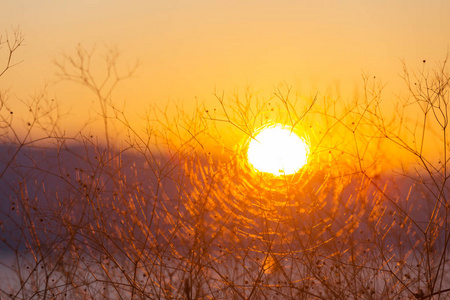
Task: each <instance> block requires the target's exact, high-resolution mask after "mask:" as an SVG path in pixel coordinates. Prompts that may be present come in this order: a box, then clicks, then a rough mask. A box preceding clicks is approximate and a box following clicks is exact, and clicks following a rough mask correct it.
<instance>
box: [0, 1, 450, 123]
mask: <svg viewBox="0 0 450 300" xmlns="http://www.w3.org/2000/svg"><path fill="white" fill-rule="evenodd" d="M0 11H1V18H0V28H1V29H2V35H4V33H5V32H6V31H5V30H9V29H10V28H11V27H18V26H19V27H20V29H21V31H22V32H23V33H24V35H25V46H24V47H22V48H21V49H20V50H19V51H18V52H17V54H16V56H15V59H16V60H17V61H19V60H23V62H22V63H21V64H20V65H18V66H16V67H15V68H13V69H11V70H10V71H9V72H8V73H7V74H6V75H5V76H4V77H3V78H2V79H1V80H0V88H1V89H10V91H11V95H10V98H11V100H10V101H14V102H17V99H26V98H27V97H29V96H30V95H33V94H34V93H36V91H38V90H40V89H42V87H43V86H44V85H45V84H48V88H47V90H48V93H49V95H50V97H57V98H58V100H59V101H61V103H62V104H63V106H64V108H65V109H67V110H68V111H70V113H71V116H72V117H74V116H75V117H76V119H77V120H79V119H80V116H82V115H83V112H84V111H85V109H86V108H88V107H91V106H94V104H92V103H93V102H92V101H93V100H92V99H91V98H92V97H91V95H90V94H89V93H88V92H87V91H86V90H84V89H83V88H81V87H80V86H77V85H75V84H70V83H64V82H58V81H57V76H55V74H56V68H55V65H54V63H53V62H54V61H55V60H58V59H60V58H61V56H62V55H63V54H71V53H73V52H74V50H75V47H76V46H77V44H81V45H83V46H84V47H86V48H89V49H90V48H92V47H93V46H94V45H96V47H97V49H98V52H99V54H102V51H103V50H104V45H110V46H117V47H118V48H119V49H120V50H121V53H122V54H121V59H122V61H123V62H124V63H130V64H133V63H134V62H135V61H136V60H139V62H140V66H139V69H138V70H137V72H136V74H135V77H134V78H133V79H131V80H129V81H127V82H125V83H124V84H123V85H121V86H120V87H119V89H118V90H117V94H116V95H115V97H116V99H120V100H121V101H122V100H123V101H126V103H127V107H128V111H129V112H130V113H131V114H137V115H138V114H139V113H140V112H142V110H143V108H146V107H148V106H149V105H152V104H158V105H164V104H165V103H168V101H174V102H179V103H184V104H185V105H186V106H190V105H192V104H194V103H195V101H200V102H206V103H213V101H214V97H213V96H212V94H213V92H214V90H218V91H220V92H222V91H223V92H225V94H233V93H235V92H236V91H238V90H239V89H245V88H247V87H251V88H252V89H253V90H255V91H259V92H261V93H262V94H263V95H270V94H271V93H273V91H274V88H276V87H279V86H283V85H288V86H292V88H293V90H294V91H295V92H296V93H298V94H299V95H301V96H302V95H303V96H310V95H312V94H315V93H316V92H319V93H320V94H321V95H325V94H329V95H331V96H333V97H338V96H340V97H341V98H344V99H347V98H351V97H353V96H354V93H355V89H356V88H357V87H360V86H361V82H362V81H361V74H362V73H366V74H370V75H373V76H377V78H380V80H381V81H382V82H383V83H386V84H387V85H388V86H387V90H388V92H389V93H397V92H398V89H400V88H399V86H400V83H401V79H400V77H399V74H400V73H401V71H402V63H401V60H402V59H404V60H405V61H406V63H407V64H408V65H410V66H411V67H412V68H417V67H418V66H420V64H421V63H422V60H423V59H426V60H427V63H429V64H430V65H431V66H434V65H436V64H438V63H439V62H441V61H442V60H443V59H444V58H445V55H446V53H447V52H448V49H449V45H450V18H449V17H448V15H449V13H450V1H447V0H431V1H422V0H408V1H406V0H401V1H391V0H389V1H388V0H377V1H359V0H358V1H357V0H343V1H302V0H296V1H293V0H292V1H291V0H283V1H268V0H262V1H253V0H250V1H242V0H240V1H236V0H228V1H216V0H208V1H206V0H202V1H200V0H191V1H174V0H168V1H148V0H147V1H144V0H136V1H131V2H130V1H124V0H110V1H103V0H97V1H94V0H78V1H69V0H64V1H61V0H41V1H35V0H15V1H3V3H2V4H1V5H0ZM4 50H5V49H3V51H4ZM1 53H2V57H1V58H2V60H1V63H2V64H3V63H4V56H5V55H4V52H1ZM387 95H389V94H387ZM89 97H91V98H89ZM211 105H212V104H211ZM74 122H75V121H74Z"/></svg>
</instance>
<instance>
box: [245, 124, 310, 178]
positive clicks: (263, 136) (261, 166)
mask: <svg viewBox="0 0 450 300" xmlns="http://www.w3.org/2000/svg"><path fill="white" fill-rule="evenodd" d="M247 158H248V162H249V163H250V164H251V165H252V166H253V167H254V168H255V169H256V170H258V171H260V172H265V173H272V174H274V175H283V174H284V175H289V174H294V173H296V172H297V171H298V170H299V169H300V168H301V167H303V166H304V165H305V164H306V162H307V158H308V145H307V144H306V142H305V141H304V140H303V139H301V138H300V137H299V136H298V135H297V134H296V133H295V132H294V131H292V129H291V128H290V127H287V126H282V125H276V126H272V127H267V128H264V129H262V130H261V131H260V132H259V133H258V134H257V135H256V136H255V139H252V140H251V141H250V143H249V145H248V152H247Z"/></svg>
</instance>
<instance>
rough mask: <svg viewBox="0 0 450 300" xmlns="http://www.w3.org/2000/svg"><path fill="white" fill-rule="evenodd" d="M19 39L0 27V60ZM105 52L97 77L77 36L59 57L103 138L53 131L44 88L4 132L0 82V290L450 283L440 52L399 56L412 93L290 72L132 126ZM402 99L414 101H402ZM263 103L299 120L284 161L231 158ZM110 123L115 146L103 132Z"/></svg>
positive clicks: (269, 110)
mask: <svg viewBox="0 0 450 300" xmlns="http://www.w3.org/2000/svg"><path fill="white" fill-rule="evenodd" d="M3 41H4V40H3ZM21 41H22V39H21V37H20V34H18V33H17V32H16V35H15V42H12V41H11V40H8V39H7V42H6V44H5V43H3V44H2V46H4V45H8V46H9V53H10V55H8V58H7V62H8V63H7V67H6V69H5V71H6V70H7V69H8V68H9V66H11V63H10V61H11V57H13V54H14V51H15V49H17V47H14V46H13V47H11V46H10V45H18V46H20V43H21ZM109 53H110V54H111V53H112V54H111V55H109V56H106V67H107V72H106V73H107V74H108V76H109V77H107V78H106V79H104V78H103V79H102V78H95V77H94V76H93V73H92V70H91V69H90V67H91V65H90V64H85V62H86V61H88V60H89V59H90V57H91V56H92V55H94V53H91V52H86V51H85V50H83V48H78V49H77V51H76V54H75V55H74V56H67V57H65V58H64V60H63V61H61V62H59V63H58V64H57V66H58V67H59V70H60V71H61V76H62V77H63V78H66V79H69V80H72V81H76V82H81V84H82V86H84V87H87V88H89V89H91V90H92V91H93V92H94V95H95V96H96V97H98V101H99V107H100V112H101V118H102V120H103V122H104V123H103V125H104V130H105V144H102V143H101V142H98V141H97V140H96V138H95V137H92V136H90V135H85V134H84V133H83V132H82V131H81V133H80V134H78V135H76V136H74V137H66V136H64V135H63V134H62V131H61V130H60V128H59V127H58V124H59V122H60V120H59V119H58V118H59V117H60V116H59V115H58V113H57V112H58V110H57V104H56V103H53V102H52V101H48V100H46V97H45V94H43V95H42V96H41V97H35V98H33V99H32V100H31V101H30V102H29V103H28V104H27V105H28V106H29V108H30V115H29V116H28V117H27V119H25V122H26V123H25V124H24V125H26V128H27V131H26V134H25V135H19V134H18V133H17V128H18V127H19V126H22V125H23V124H21V123H20V122H22V121H21V120H17V119H16V118H15V117H14V114H13V112H11V111H10V109H9V106H8V101H7V100H8V97H7V95H6V94H1V98H0V100H1V101H0V130H1V131H0V137H1V143H2V146H1V147H2V148H1V151H2V152H1V156H0V157H1V161H0V184H1V187H0V189H1V195H0V197H1V199H2V201H1V203H2V204H1V211H0V220H1V228H2V231H1V236H2V241H1V243H0V245H1V250H0V251H1V252H0V255H1V257H2V258H1V260H0V263H1V265H2V267H3V269H4V270H6V271H5V272H7V274H8V276H7V278H3V280H2V281H1V284H0V295H1V296H0V297H1V298H2V299H3V298H5V299H47V298H48V299H448V298H449V296H448V295H449V292H450V278H449V277H450V275H449V274H450V273H449V271H448V268H449V258H448V255H449V247H448V246H449V242H450V228H449V226H450V221H449V209H450V206H449V202H448V201H449V200H448V197H449V193H450V185H449V183H448V177H449V175H448V172H449V162H450V160H449V154H450V151H449V148H448V147H449V142H448V137H449V136H448V129H447V125H448V112H449V108H448V103H449V96H448V95H449V94H448V92H449V75H448V73H447V72H446V68H445V66H446V64H445V62H444V63H443V65H442V68H438V69H436V70H434V71H433V70H429V71H427V70H428V69H427V68H426V67H425V66H424V68H423V69H420V70H419V71H418V72H416V73H415V74H414V73H411V72H409V71H408V70H407V69H406V67H405V73H404V76H405V77H404V78H405V82H406V85H407V87H408V88H409V91H410V96H411V97H410V98H409V99H407V101H408V102H407V103H403V104H407V105H403V106H402V105H400V104H402V102H400V100H399V101H398V104H399V106H398V109H397V110H396V111H395V114H394V115H389V114H386V113H385V111H383V109H382V99H383V94H382V86H379V85H377V84H374V82H373V81H371V80H370V79H369V78H367V77H365V78H364V91H365V94H364V97H362V99H359V100H358V101H356V100H354V101H351V102H349V103H348V104H347V105H345V106H343V105H340V104H338V103H336V102H335V101H332V100H331V99H327V98H323V99H321V98H320V96H319V95H317V96H315V97H312V98H311V99H310V100H307V101H304V100H302V101H300V100H298V101H297V99H295V98H293V96H292V95H291V93H290V90H289V89H286V90H284V91H276V93H275V96H274V98H273V99H268V100H265V99H257V98H256V97H254V95H253V94H252V93H251V92H247V93H244V95H240V96H239V97H238V96H235V97H230V98H226V97H224V96H222V95H219V94H217V95H216V97H217V103H218V106H217V108H216V109H208V108H205V107H202V106H200V107H198V109H197V110H196V111H195V112H194V113H193V114H188V112H186V111H183V110H180V111H178V115H176V116H174V117H173V118H171V117H170V116H169V115H167V114H165V113H164V111H159V110H155V111H154V115H151V114H149V115H148V120H149V122H148V128H146V130H143V131H142V130H139V129H136V128H132V126H131V125H130V123H129V122H128V120H127V117H126V115H125V113H124V112H123V111H122V110H121V109H118V108H117V106H116V105H115V104H114V102H113V100H112V94H113V90H114V87H115V86H116V85H117V84H119V83H120V81H121V80H122V79H124V78H125V77H128V76H129V75H131V73H132V71H133V70H131V71H130V72H128V73H126V74H125V75H124V76H122V75H121V74H118V73H117V72H116V71H115V60H116V59H117V56H114V55H113V54H114V53H115V52H109ZM5 71H3V72H1V73H0V74H3V73H5ZM80 74H81V75H80ZM102 82H107V83H108V84H110V85H109V86H108V87H107V88H105V89H104V88H103V87H104V86H106V84H105V85H104V84H102ZM411 106H417V107H418V108H419V112H420V117H419V118H409V119H408V118H406V117H407V116H409V115H408V109H410V107H411ZM38 108H39V109H38ZM388 116H389V117H388ZM267 120H272V121H276V122H280V123H285V124H289V125H291V126H292V127H294V128H300V129H301V130H302V131H303V132H305V134H307V136H308V138H309V140H310V143H311V145H312V147H311V153H310V160H309V164H308V166H307V167H305V168H304V169H303V170H302V171H301V172H300V173H299V174H296V175H294V176H286V177H277V178H275V177H271V176H269V175H267V174H263V175H260V174H255V173H254V172H252V171H251V170H250V167H249V166H248V165H247V164H246V163H245V146H246V144H245V142H242V141H241V142H239V143H237V142H236V141H233V139H235V138H234V137H235V136H241V137H242V139H243V141H245V139H248V138H250V137H251V136H252V134H253V131H254V130H255V129H256V128H258V127H259V126H261V125H263V124H265V123H266V122H267ZM111 123H113V124H114V126H110V124H111ZM118 127H119V128H121V130H122V132H126V137H125V140H124V141H122V145H127V146H121V147H119V146H117V145H118V143H115V142H116V141H114V138H113V137H114V135H115V133H114V132H112V131H111V130H112V128H118ZM35 131H36V132H38V135H37V136H39V138H33V136H35V135H33V133H34V132H35ZM42 141H47V142H48V143H47V144H46V146H42V145H43V144H42ZM431 142H433V143H434V144H435V145H436V147H435V148H436V149H437V151H433V152H429V151H427V149H426V145H427V144H429V143H431ZM380 149H389V151H391V152H389V153H395V154H398V153H399V154H401V155H400V156H403V157H405V156H408V157H411V158H413V159H414V160H413V162H414V164H412V165H410V166H412V167H410V169H409V170H406V169H403V170H402V169H397V170H396V171H397V173H395V174H394V173H388V172H384V171H383V170H384V169H383V168H382V166H384V165H385V164H386V163H391V162H392V160H393V159H394V158H396V157H394V158H393V154H389V153H388V156H387V155H386V154H385V153H384V152H383V151H380ZM436 149H435V150H436Z"/></svg>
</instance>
